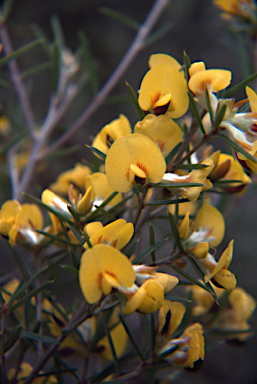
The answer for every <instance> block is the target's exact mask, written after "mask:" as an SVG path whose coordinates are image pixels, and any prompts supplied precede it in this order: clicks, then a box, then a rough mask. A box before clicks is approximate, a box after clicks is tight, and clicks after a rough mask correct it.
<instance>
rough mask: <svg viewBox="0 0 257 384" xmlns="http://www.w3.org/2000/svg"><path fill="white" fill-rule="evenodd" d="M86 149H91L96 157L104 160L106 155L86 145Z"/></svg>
mask: <svg viewBox="0 0 257 384" xmlns="http://www.w3.org/2000/svg"><path fill="white" fill-rule="evenodd" d="M86 147H87V148H89V149H91V151H92V152H94V153H95V154H96V155H98V156H100V157H101V158H102V159H103V160H105V158H106V154H105V153H103V152H101V151H99V149H97V148H95V147H92V146H91V145H86Z"/></svg>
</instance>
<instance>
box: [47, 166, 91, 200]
mask: <svg viewBox="0 0 257 384" xmlns="http://www.w3.org/2000/svg"><path fill="white" fill-rule="evenodd" d="M90 174H91V170H90V168H89V167H88V166H87V165H83V164H81V163H77V164H76V165H75V167H74V168H73V169H69V170H68V171H65V172H63V173H61V174H60V175H59V176H58V178H57V180H56V182H55V183H53V184H51V185H50V187H49V188H50V189H51V190H52V191H53V192H55V193H59V194H60V195H66V194H67V193H68V190H69V187H70V185H71V184H73V185H74V187H76V189H77V191H76V193H77V195H78V193H79V191H80V192H84V188H85V179H86V177H87V176H88V175H90Z"/></svg>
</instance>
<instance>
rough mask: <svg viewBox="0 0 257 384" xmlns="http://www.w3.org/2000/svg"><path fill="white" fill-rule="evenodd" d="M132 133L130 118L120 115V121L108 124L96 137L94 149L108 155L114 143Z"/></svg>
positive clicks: (93, 144)
mask: <svg viewBox="0 0 257 384" xmlns="http://www.w3.org/2000/svg"><path fill="white" fill-rule="evenodd" d="M130 133H131V126H130V122H129V120H128V118H127V117H126V116H124V115H122V114H120V116H119V118H118V119H115V120H113V121H112V122H110V123H109V124H106V125H105V126H104V127H103V128H102V129H101V131H100V132H99V133H98V134H97V136H96V137H95V139H94V141H93V143H92V147H95V148H97V149H99V151H101V152H103V153H105V154H107V152H108V151H109V148H110V146H111V145H112V143H113V142H114V141H115V140H117V139H119V138H121V137H124V136H126V135H128V134H130Z"/></svg>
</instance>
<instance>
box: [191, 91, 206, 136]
mask: <svg viewBox="0 0 257 384" xmlns="http://www.w3.org/2000/svg"><path fill="white" fill-rule="evenodd" d="M188 97H189V105H190V108H191V111H192V115H193V116H194V118H195V120H196V122H197V124H198V125H199V127H200V129H201V131H202V133H203V134H204V135H205V134H206V132H205V129H204V126H203V123H202V119H201V116H200V113H199V110H198V106H197V104H196V102H195V99H194V97H193V95H192V92H190V91H188Z"/></svg>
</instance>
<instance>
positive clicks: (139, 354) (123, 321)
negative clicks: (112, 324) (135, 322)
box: [119, 313, 144, 361]
mask: <svg viewBox="0 0 257 384" xmlns="http://www.w3.org/2000/svg"><path fill="white" fill-rule="evenodd" d="M119 318H120V321H121V323H122V325H123V327H124V329H125V331H126V333H127V335H128V338H129V340H130V342H131V344H132V345H133V348H134V350H135V351H136V353H137V354H138V356H139V358H140V359H141V361H144V358H143V355H142V353H141V351H140V349H139V347H138V345H137V343H136V342H135V339H134V338H133V336H132V334H131V332H130V330H129V327H128V326H127V324H126V322H125V320H124V318H123V316H122V315H121V314H120V313H119Z"/></svg>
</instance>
